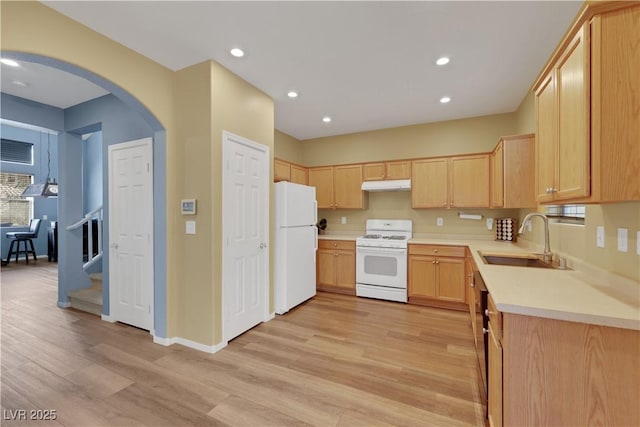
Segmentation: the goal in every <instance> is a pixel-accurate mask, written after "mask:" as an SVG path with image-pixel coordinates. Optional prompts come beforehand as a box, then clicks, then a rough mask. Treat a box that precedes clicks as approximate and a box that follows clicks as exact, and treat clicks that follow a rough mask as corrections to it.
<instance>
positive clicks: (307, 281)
mask: <svg viewBox="0 0 640 427" xmlns="http://www.w3.org/2000/svg"><path fill="white" fill-rule="evenodd" d="M275 188H276V194H275V202H276V207H275V262H274V265H275V274H274V280H275V310H276V313H278V314H284V313H286V312H287V311H289V310H291V309H292V308H293V307H295V306H297V305H298V304H300V303H302V302H304V301H306V300H308V299H309V298H311V297H312V296H314V295H315V294H316V250H317V249H318V229H317V227H316V222H317V220H318V204H317V202H316V189H315V187H308V186H306V185H300V184H294V183H291V182H284V181H283V182H278V183H276V184H275Z"/></svg>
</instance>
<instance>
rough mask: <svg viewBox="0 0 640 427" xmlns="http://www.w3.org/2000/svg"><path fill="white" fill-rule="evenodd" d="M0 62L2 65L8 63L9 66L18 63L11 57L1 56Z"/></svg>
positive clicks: (15, 65)
mask: <svg viewBox="0 0 640 427" xmlns="http://www.w3.org/2000/svg"><path fill="white" fill-rule="evenodd" d="M0 62H2V63H3V64H4V65H8V66H10V67H17V66H18V65H20V64H18V63H17V62H16V61H14V60H13V59H9V58H2V59H0Z"/></svg>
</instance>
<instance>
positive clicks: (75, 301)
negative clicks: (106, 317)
mask: <svg viewBox="0 0 640 427" xmlns="http://www.w3.org/2000/svg"><path fill="white" fill-rule="evenodd" d="M89 224H91V226H89ZM81 227H82V231H83V251H82V252H83V259H82V261H83V264H82V269H83V270H84V271H85V272H86V273H88V274H89V277H90V278H91V287H90V288H85V289H78V290H75V291H72V292H69V303H70V305H71V307H73V308H75V309H77V310H81V311H86V312H87V313H92V314H95V315H98V316H101V315H102V273H91V272H92V271H101V270H102V206H98V207H97V208H95V209H94V210H92V211H91V212H89V213H87V214H86V215H85V216H84V217H83V218H82V219H81V220H79V221H78V222H76V223H74V224H72V225H70V226H68V227H67V230H69V231H71V230H75V229H79V228H81ZM85 239H86V241H85Z"/></svg>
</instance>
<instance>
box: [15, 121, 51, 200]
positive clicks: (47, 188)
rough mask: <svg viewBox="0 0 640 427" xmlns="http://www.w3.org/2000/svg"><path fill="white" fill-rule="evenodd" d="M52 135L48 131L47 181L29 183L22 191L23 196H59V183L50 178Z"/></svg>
mask: <svg viewBox="0 0 640 427" xmlns="http://www.w3.org/2000/svg"><path fill="white" fill-rule="evenodd" d="M50 136H51V134H50V133H49V132H47V179H46V180H45V182H41V183H37V184H30V185H28V186H27V188H25V189H24V191H23V192H22V195H21V196H22V197H58V183H57V182H56V180H55V178H54V179H50V178H49V176H50V175H51V149H50V147H49V137H50Z"/></svg>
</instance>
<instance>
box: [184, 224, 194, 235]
mask: <svg viewBox="0 0 640 427" xmlns="http://www.w3.org/2000/svg"><path fill="white" fill-rule="evenodd" d="M186 233H187V234H196V222H195V221H187V222H186Z"/></svg>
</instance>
